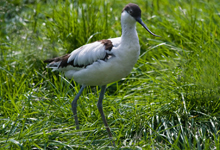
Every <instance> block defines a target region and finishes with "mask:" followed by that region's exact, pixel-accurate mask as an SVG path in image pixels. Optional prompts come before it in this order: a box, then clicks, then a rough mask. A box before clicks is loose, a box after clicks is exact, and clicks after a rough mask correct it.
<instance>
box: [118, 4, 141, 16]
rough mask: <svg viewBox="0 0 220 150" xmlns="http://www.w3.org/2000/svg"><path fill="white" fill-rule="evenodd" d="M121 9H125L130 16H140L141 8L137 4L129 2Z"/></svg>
mask: <svg viewBox="0 0 220 150" xmlns="http://www.w3.org/2000/svg"><path fill="white" fill-rule="evenodd" d="M123 11H127V13H129V14H130V15H131V16H132V17H134V18H140V17H141V9H140V7H139V6H138V5H136V4H133V3H129V4H127V5H126V6H125V7H124V9H123V10H122V12H123Z"/></svg>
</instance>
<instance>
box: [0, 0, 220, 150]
mask: <svg viewBox="0 0 220 150" xmlns="http://www.w3.org/2000/svg"><path fill="white" fill-rule="evenodd" d="M129 2H131V1H128V0H125V1H123V2H122V1H118V0H114V1H107V0H106V1H95V0H85V1H83V2H81V1H74V2H71V1H70V0H66V1H58V2H54V1H49V0H48V1H36V2H35V1H21V0H10V1H6V2H5V1H1V2H0V60H1V61H0V82H1V85H0V104H1V105H0V135H1V136H0V147H1V149H109V148H110V147H111V141H110V140H109V139H108V134H107V132H106V131H105V128H104V125H103V123H102V120H101V117H100V114H99V111H98V109H97V107H96V103H97V98H98V95H99V92H100V88H99V87H88V88H86V90H85V91H84V92H83V95H82V96H81V97H80V99H79V104H78V117H79V121H80V130H79V131H77V130H76V129H75V122H74V118H73V115H72V111H71V105H70V104H71V101H72V100H73V98H74V96H75V95H76V93H77V92H78V91H79V89H80V85H78V84H77V83H75V82H74V81H73V80H72V81H69V80H66V79H65V78H64V77H63V75H62V74H61V73H58V72H51V70H50V69H46V68H45V64H44V63H43V60H44V59H47V58H51V57H54V56H59V55H63V54H65V53H67V52H71V51H72V50H73V49H75V48H77V47H79V46H82V45H84V44H86V43H90V42H93V41H96V40H100V39H103V38H105V39H106V38H110V37H118V36H120V35H121V27H120V13H121V10H122V8H123V7H124V6H125V5H126V4H127V3H129ZM134 2H135V3H137V4H138V5H139V6H140V7H141V9H142V20H143V21H144V22H145V23H146V25H147V26H148V28H149V29H150V30H151V31H153V32H154V33H155V34H157V35H160V36H161V37H153V36H151V35H150V34H149V33H148V32H147V31H145V30H144V29H143V28H142V27H141V26H140V25H139V24H137V31H138V33H139V39H140V44H141V55H140V58H139V60H138V62H137V63H136V65H135V67H134V69H133V71H132V72H131V74H130V75H129V76H128V77H127V78H124V79H122V80H121V81H118V82H115V83H111V84H109V85H108V88H107V92H106V94H105V99H104V102H103V107H104V112H105V115H106V118H107V121H108V123H109V126H110V128H111V130H112V133H113V135H114V140H115V142H116V145H117V146H116V148H117V149H119V148H121V149H175V150H176V149H199V150H200V149H217V150H219V149H220V136H219V133H220V121H219V120H220V115H219V114H220V97H219V96H220V88H219V87H220V75H219V72H220V67H219V62H220V40H219V39H220V30H219V28H220V2H219V1H218V0H195V1H190V0H182V1H180V0H178V1H173V0H163V1H162V0H157V1H153V0H148V1H142V0H136V1H134Z"/></svg>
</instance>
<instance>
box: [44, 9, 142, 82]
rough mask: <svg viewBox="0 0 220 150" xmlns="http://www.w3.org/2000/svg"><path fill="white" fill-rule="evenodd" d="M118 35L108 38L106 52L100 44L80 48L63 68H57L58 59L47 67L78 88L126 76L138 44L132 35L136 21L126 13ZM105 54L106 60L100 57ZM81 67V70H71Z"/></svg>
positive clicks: (71, 55)
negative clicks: (69, 80)
mask: <svg viewBox="0 0 220 150" xmlns="http://www.w3.org/2000/svg"><path fill="white" fill-rule="evenodd" d="M121 25H122V36H121V37H118V38H112V39H108V40H109V41H111V42H112V45H113V47H112V49H111V50H106V49H105V48H106V45H104V44H103V43H102V42H101V41H97V42H94V43H90V44H87V45H84V46H82V47H80V48H78V49H76V50H74V51H73V52H72V53H70V56H69V57H68V60H67V63H73V65H67V66H65V67H60V63H61V61H62V60H60V61H57V62H52V63H50V64H49V65H48V67H49V68H53V70H58V71H63V72H64V73H65V76H66V77H67V78H73V79H74V80H75V81H76V82H78V83H79V84H82V85H93V86H95V85H106V84H108V83H111V82H114V81H117V80H120V79H121V78H123V77H126V76H127V75H128V74H129V73H130V72H131V70H132V68H133V66H134V64H135V63H136V62H137V59H138V56H139V54H140V45H139V40H138V36H137V32H136V27H135V26H136V20H135V19H134V18H133V17H131V16H130V15H129V14H128V13H127V12H126V11H124V12H123V13H122V15H121ZM106 54H108V55H109V56H108V58H106V59H105V60H104V57H105V56H106ZM74 65H75V66H84V67H74Z"/></svg>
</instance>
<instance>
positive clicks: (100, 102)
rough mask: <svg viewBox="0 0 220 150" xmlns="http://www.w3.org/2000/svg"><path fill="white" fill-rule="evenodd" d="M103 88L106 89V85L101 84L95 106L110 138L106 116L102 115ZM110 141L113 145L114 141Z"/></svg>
mask: <svg viewBox="0 0 220 150" xmlns="http://www.w3.org/2000/svg"><path fill="white" fill-rule="evenodd" d="M105 90H106V85H103V86H102V87H101V93H100V95H99V101H98V103H97V107H98V109H99V112H100V114H101V117H102V121H103V123H104V125H105V128H106V130H107V132H108V135H109V138H110V139H111V140H112V133H111V130H110V128H109V126H108V123H107V121H106V118H105V115H104V112H103V108H102V100H103V98H104V95H105ZM112 143H113V146H115V142H114V141H112Z"/></svg>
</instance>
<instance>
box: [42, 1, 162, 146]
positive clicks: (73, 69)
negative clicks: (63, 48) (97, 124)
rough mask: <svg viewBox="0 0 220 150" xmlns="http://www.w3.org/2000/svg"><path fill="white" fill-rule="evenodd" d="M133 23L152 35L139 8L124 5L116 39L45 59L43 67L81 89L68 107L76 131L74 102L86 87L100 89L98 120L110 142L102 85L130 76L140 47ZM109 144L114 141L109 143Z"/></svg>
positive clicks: (97, 42)
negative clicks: (70, 80) (118, 35)
mask: <svg viewBox="0 0 220 150" xmlns="http://www.w3.org/2000/svg"><path fill="white" fill-rule="evenodd" d="M136 22H138V23H139V24H141V25H142V26H143V27H144V28H145V29H146V30H147V31H148V32H149V33H150V34H152V35H153V36H157V37H160V36H158V35H156V34H154V33H152V32H151V31H150V30H149V29H148V28H147V26H146V25H145V24H144V22H143V21H142V19H141V9H140V7H139V6H138V5H137V4H134V3H129V4H127V5H126V6H125V7H124V8H123V10H122V13H121V28H122V35H121V37H117V38H110V39H103V40H100V41H96V42H93V43H89V44H86V45H83V46H81V47H79V48H77V49H76V50H73V51H72V52H71V53H69V54H66V55H64V56H61V57H55V58H52V59H47V60H45V61H44V62H45V63H48V65H47V68H51V69H53V70H52V71H61V72H63V73H64V75H65V77H66V78H69V79H72V78H73V79H74V81H76V82H77V83H79V84H80V85H81V88H80V90H79V92H78V93H77V95H76V96H75V98H74V99H73V101H72V103H71V106H72V112H73V116H74V119H75V124H76V129H77V130H78V129H79V121H78V117H77V100H78V99H79V97H80V95H81V94H82V92H83V90H84V89H85V87H86V86H100V87H101V92H100V95H99V99H98V102H97V107H98V110H99V112H100V115H101V118H102V121H103V123H104V125H105V128H106V131H107V133H108V136H109V138H110V139H112V138H113V136H112V133H111V130H110V128H109V126H108V123H107V120H106V118H105V115H104V112H103V106H102V102H103V98H104V94H105V91H106V86H107V84H109V83H112V82H115V81H118V80H120V79H122V78H124V77H126V76H128V75H129V74H130V72H131V71H132V69H133V67H134V65H135V63H136V62H137V60H138V57H139V54H140V45H139V39H138V34H137V31H136ZM113 145H115V144H114V141H113Z"/></svg>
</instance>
